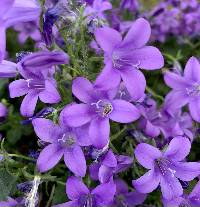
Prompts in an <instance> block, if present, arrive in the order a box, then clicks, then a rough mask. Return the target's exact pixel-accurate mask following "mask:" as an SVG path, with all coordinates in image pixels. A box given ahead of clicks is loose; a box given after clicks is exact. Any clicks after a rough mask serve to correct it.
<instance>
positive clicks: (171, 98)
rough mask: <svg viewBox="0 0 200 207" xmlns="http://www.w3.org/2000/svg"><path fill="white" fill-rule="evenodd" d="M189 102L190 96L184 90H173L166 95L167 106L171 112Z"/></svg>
mask: <svg viewBox="0 0 200 207" xmlns="http://www.w3.org/2000/svg"><path fill="white" fill-rule="evenodd" d="M188 102H189V98H188V96H187V95H186V94H185V92H184V91H181V90H180V91H179V90H177V91H176V90H172V91H170V92H169V93H168V94H167V96H166V97H165V108H166V111H167V112H169V113H170V114H172V115H173V114H174V113H175V112H177V110H179V109H181V108H182V107H183V106H185V105H186V104H187V103H188Z"/></svg>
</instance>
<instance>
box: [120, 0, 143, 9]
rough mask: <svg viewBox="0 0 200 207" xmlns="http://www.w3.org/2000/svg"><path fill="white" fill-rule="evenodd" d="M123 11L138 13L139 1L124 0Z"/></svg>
mask: <svg viewBox="0 0 200 207" xmlns="http://www.w3.org/2000/svg"><path fill="white" fill-rule="evenodd" d="M120 7H121V9H128V10H129V11H131V12H136V11H138V9H139V2H138V0H122V1H121V3H120Z"/></svg>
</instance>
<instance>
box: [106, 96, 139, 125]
mask: <svg viewBox="0 0 200 207" xmlns="http://www.w3.org/2000/svg"><path fill="white" fill-rule="evenodd" d="M112 106H113V111H112V113H111V114H110V115H109V118H110V119H112V120H113V121H116V122H120V123H130V122H133V121H135V120H137V119H138V118H139V117H140V113H139V110H138V109H137V108H136V107H135V106H134V105H133V104H131V103H129V102H127V101H124V100H120V99H116V100H114V101H112Z"/></svg>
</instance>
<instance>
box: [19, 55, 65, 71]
mask: <svg viewBox="0 0 200 207" xmlns="http://www.w3.org/2000/svg"><path fill="white" fill-rule="evenodd" d="M68 62H69V57H68V55H67V54H66V53H64V52H61V51H39V52H34V53H32V54H29V55H26V56H25V57H23V58H22V59H21V61H20V62H19V63H18V64H17V67H18V68H19V70H20V73H23V74H29V73H38V72H40V71H41V69H42V70H45V69H51V68H52V67H53V66H54V65H61V64H67V63H68ZM23 74H22V75H23Z"/></svg>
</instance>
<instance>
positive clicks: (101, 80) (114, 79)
mask: <svg viewBox="0 0 200 207" xmlns="http://www.w3.org/2000/svg"><path fill="white" fill-rule="evenodd" d="M120 80H121V77H120V74H119V72H118V71H116V70H115V69H114V68H113V67H112V63H111V62H107V63H106V65H105V67H104V68H103V70H102V71H101V73H100V74H99V75H98V76H97V78H96V81H95V84H94V86H95V88H99V89H102V90H109V89H113V88H117V87H118V86H119V84H120Z"/></svg>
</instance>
